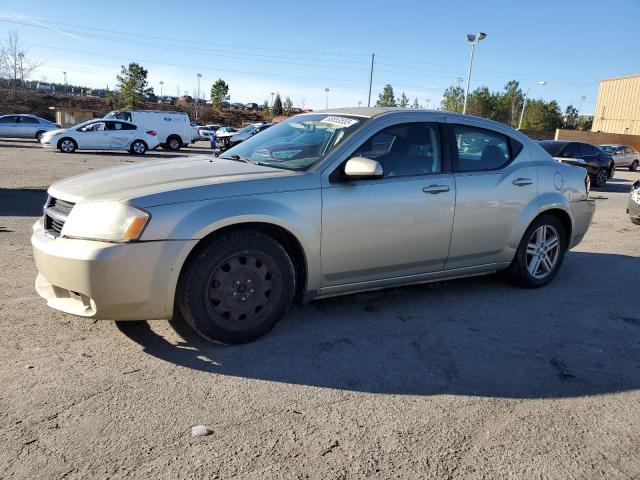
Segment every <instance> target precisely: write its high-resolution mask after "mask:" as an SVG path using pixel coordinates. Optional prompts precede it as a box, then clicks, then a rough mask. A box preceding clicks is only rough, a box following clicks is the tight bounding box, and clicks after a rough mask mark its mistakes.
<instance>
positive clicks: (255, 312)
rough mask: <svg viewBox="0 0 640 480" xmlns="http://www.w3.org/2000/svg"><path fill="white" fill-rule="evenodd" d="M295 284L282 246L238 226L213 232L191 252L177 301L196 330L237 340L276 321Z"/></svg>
mask: <svg viewBox="0 0 640 480" xmlns="http://www.w3.org/2000/svg"><path fill="white" fill-rule="evenodd" d="M294 290H295V273H294V268H293V264H292V262H291V259H290V258H289V256H288V255H287V253H286V251H285V250H284V248H283V247H282V246H281V245H280V244H279V243H278V242H276V241H275V240H274V239H273V238H271V237H269V236H267V235H264V234H262V233H260V232H255V231H238V232H232V233H229V234H226V235H222V236H220V237H217V238H214V239H213V240H212V241H210V242H208V244H206V245H205V246H204V247H202V248H201V249H200V250H199V251H198V252H197V253H196V254H194V255H192V258H191V259H190V260H189V262H188V264H187V265H186V266H185V268H184V270H183V273H182V275H181V278H180V282H179V286H178V292H177V293H178V295H177V302H178V308H179V309H180V313H182V315H183V317H184V318H185V320H186V321H187V322H188V323H189V324H190V325H191V326H192V327H193V328H194V329H195V330H196V331H197V332H198V333H199V334H200V335H202V336H203V337H205V338H206V339H208V340H210V341H216V342H221V343H231V344H238V343H246V342H250V341H252V340H255V339H257V338H259V337H261V336H263V335H264V334H266V333H267V332H268V331H270V330H271V329H272V328H273V327H275V326H276V324H277V323H278V322H279V321H280V319H281V318H282V317H283V316H284V314H285V312H286V311H287V309H288V308H289V306H290V304H291V300H292V298H293V293H294Z"/></svg>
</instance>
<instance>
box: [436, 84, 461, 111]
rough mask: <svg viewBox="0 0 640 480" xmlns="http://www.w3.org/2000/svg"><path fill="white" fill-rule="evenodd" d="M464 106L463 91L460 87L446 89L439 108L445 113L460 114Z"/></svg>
mask: <svg viewBox="0 0 640 480" xmlns="http://www.w3.org/2000/svg"><path fill="white" fill-rule="evenodd" d="M463 105H464V90H463V89H462V87H454V86H453V85H452V86H450V87H448V88H447V89H446V90H445V91H444V94H443V95H442V102H441V103H440V106H441V107H442V110H444V111H446V112H454V113H462V106H463Z"/></svg>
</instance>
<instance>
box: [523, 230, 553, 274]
mask: <svg viewBox="0 0 640 480" xmlns="http://www.w3.org/2000/svg"><path fill="white" fill-rule="evenodd" d="M559 257H560V235H559V234H558V231H557V230H556V229H555V228H554V227H552V226H551V225H541V226H540V227H538V228H537V229H536V230H535V231H534V232H533V235H531V238H530V239H529V243H528V244H527V270H528V271H529V273H530V274H531V276H532V277H533V278H536V279H543V278H546V277H547V276H549V275H550V274H551V272H553V269H554V268H555V266H556V264H557V263H558V258H559Z"/></svg>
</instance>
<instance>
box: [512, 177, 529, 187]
mask: <svg viewBox="0 0 640 480" xmlns="http://www.w3.org/2000/svg"><path fill="white" fill-rule="evenodd" d="M532 183H533V180H531V179H530V178H522V177H520V178H516V179H515V180H514V181H513V184H514V185H517V186H518V187H524V186H525V185H531V184H532Z"/></svg>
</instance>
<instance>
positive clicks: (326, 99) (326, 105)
mask: <svg viewBox="0 0 640 480" xmlns="http://www.w3.org/2000/svg"><path fill="white" fill-rule="evenodd" d="M324 109H325V110H329V89H328V88H325V89H324Z"/></svg>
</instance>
